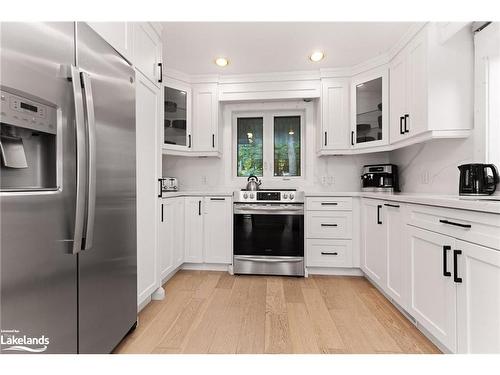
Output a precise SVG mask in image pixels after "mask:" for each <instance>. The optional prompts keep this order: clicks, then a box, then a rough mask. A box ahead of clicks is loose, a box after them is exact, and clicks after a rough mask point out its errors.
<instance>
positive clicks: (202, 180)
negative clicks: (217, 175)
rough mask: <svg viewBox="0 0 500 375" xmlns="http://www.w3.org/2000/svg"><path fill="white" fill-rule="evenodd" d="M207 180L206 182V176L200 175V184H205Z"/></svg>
mask: <svg viewBox="0 0 500 375" xmlns="http://www.w3.org/2000/svg"><path fill="white" fill-rule="evenodd" d="M207 183H208V182H207V176H201V184H202V185H206V184H207Z"/></svg>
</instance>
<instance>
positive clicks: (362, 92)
mask: <svg viewBox="0 0 500 375" xmlns="http://www.w3.org/2000/svg"><path fill="white" fill-rule="evenodd" d="M387 77H388V74H387V69H384V70H377V71H376V72H372V73H369V74H363V75H360V76H357V77H354V78H353V81H352V87H351V95H352V105H351V111H352V112H351V116H352V120H351V121H352V129H351V146H353V147H355V148H362V147H373V146H382V145H386V144H387V143H388V134H389V132H388V130H389V129H388V127H389V118H388V115H389V112H388V108H387V107H388V104H389V101H388V81H387Z"/></svg>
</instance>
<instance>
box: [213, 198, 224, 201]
mask: <svg viewBox="0 0 500 375" xmlns="http://www.w3.org/2000/svg"><path fill="white" fill-rule="evenodd" d="M210 200H211V201H225V200H226V198H210Z"/></svg>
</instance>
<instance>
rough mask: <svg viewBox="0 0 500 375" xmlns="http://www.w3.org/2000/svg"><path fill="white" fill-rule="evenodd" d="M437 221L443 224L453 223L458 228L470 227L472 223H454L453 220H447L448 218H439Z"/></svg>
mask: <svg viewBox="0 0 500 375" xmlns="http://www.w3.org/2000/svg"><path fill="white" fill-rule="evenodd" d="M439 222H440V223H443V224H448V225H454V226H456V227H460V228H472V225H470V224H461V223H454V222H453V221H449V220H439Z"/></svg>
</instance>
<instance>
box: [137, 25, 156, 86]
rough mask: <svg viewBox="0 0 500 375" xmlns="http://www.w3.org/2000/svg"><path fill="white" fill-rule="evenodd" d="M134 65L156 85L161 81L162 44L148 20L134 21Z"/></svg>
mask: <svg viewBox="0 0 500 375" xmlns="http://www.w3.org/2000/svg"><path fill="white" fill-rule="evenodd" d="M133 26H134V58H133V63H134V65H135V67H136V68H137V69H138V70H140V71H141V72H142V73H143V74H144V75H145V76H146V77H148V79H150V80H151V82H153V83H154V84H156V85H158V86H159V85H160V84H161V82H162V73H163V72H162V70H163V66H162V61H161V59H162V56H161V53H162V52H161V51H162V44H161V38H160V36H159V35H158V34H157V33H156V30H155V29H154V28H153V26H152V25H151V24H149V23H148V22H134V23H133Z"/></svg>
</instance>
